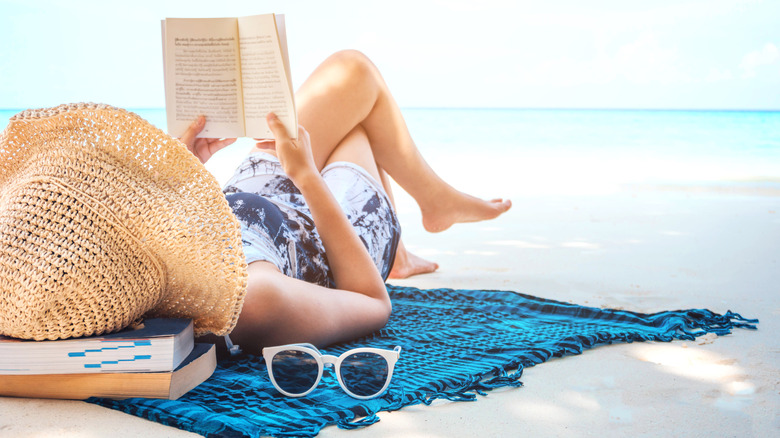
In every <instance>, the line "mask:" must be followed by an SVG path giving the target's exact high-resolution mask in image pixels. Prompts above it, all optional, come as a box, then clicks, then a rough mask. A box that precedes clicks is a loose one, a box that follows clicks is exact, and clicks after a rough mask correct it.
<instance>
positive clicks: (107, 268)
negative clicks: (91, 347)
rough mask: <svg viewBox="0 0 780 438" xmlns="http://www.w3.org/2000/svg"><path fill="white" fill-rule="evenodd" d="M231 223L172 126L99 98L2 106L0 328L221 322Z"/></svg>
mask: <svg viewBox="0 0 780 438" xmlns="http://www.w3.org/2000/svg"><path fill="white" fill-rule="evenodd" d="M246 277H247V274H246V263H245V261H244V255H243V250H242V245H241V232H240V227H239V224H238V222H237V220H236V219H235V217H234V216H233V214H232V212H231V210H230V208H229V206H228V204H227V202H226V200H225V198H224V196H223V194H222V191H221V190H220V188H219V185H218V183H217V181H216V180H215V179H214V178H213V176H212V175H211V174H210V173H209V172H208V171H207V170H206V169H205V168H204V167H203V165H201V163H200V162H199V161H198V159H197V158H196V157H195V156H194V155H192V154H191V153H190V152H189V151H188V150H187V148H186V146H185V145H184V144H182V143H181V142H180V141H178V140H177V139H174V138H172V137H170V136H168V135H167V134H165V133H164V132H162V131H160V130H159V129H157V128H155V127H154V126H152V125H151V124H149V123H148V122H146V121H145V120H143V119H141V118H140V117H138V116H137V115H135V114H133V113H130V112H127V111H124V110H121V109H117V108H113V107H110V106H107V105H99V104H72V105H61V106H58V107H56V108H50V109H40V110H28V111H25V112H22V113H20V114H17V115H16V116H14V117H12V118H11V120H10V122H9V124H8V127H7V128H6V130H5V132H3V133H2V134H1V135H0V334H3V335H7V336H13V337H17V338H25V339H36V340H42V339H63V338H69V337H77V336H88V335H96V334H103V333H108V332H112V331H116V330H120V329H122V328H124V327H126V326H127V325H129V324H130V323H132V322H133V321H134V320H136V319H138V318H140V317H142V316H144V315H146V316H165V317H179V318H192V319H193V320H194V324H195V331H196V334H197V335H200V334H205V333H215V334H220V335H221V334H225V333H229V332H230V331H231V330H232V329H233V327H234V326H235V324H236V321H237V320H238V315H239V312H240V310H241V305H242V304H243V298H244V294H245V292H246Z"/></svg>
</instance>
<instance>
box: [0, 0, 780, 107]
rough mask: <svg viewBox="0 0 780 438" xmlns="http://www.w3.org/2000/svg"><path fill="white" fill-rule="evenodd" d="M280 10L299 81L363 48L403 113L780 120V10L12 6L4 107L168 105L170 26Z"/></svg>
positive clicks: (764, 0) (767, 3) (5, 15)
mask: <svg viewBox="0 0 780 438" xmlns="http://www.w3.org/2000/svg"><path fill="white" fill-rule="evenodd" d="M269 12H275V13H284V14H285V16H286V22H287V33H288V44H289V51H290V64H291V68H292V71H293V84H294V85H296V86H297V85H298V84H300V83H301V82H302V81H303V79H304V78H305V77H306V75H307V74H308V73H309V72H310V71H311V70H312V69H313V68H314V67H315V66H316V65H317V63H319V62H320V61H321V60H322V59H324V58H325V57H326V56H327V55H328V54H330V53H332V52H334V51H336V50H339V49H345V48H352V49H358V50H361V51H363V52H364V53H366V54H367V55H368V56H369V57H370V58H371V59H373V61H374V62H375V63H376V64H377V66H378V67H379V68H380V70H381V71H382V72H383V74H384V76H385V79H386V81H387V82H388V84H389V85H390V87H391V89H392V90H393V92H394V93H395V95H396V98H397V100H398V102H399V104H400V105H401V106H402V107H515V108H679V109H689V108H696V109H699V108H701V109H780V0H670V1H667V0H647V1H627V0H622V1H606V0H589V1H578V0H548V1H538V0H534V1H494V0H413V1H398V0H396V1H381V2H380V1H368V0H362V1H338V0H329V1H294V0H292V1H291V0H288V1H263V0H253V1H227V0H223V1H213V0H211V1H199V0H187V1H179V0H172V1H164V0H151V1H149V0H132V1H107V0H102V1H97V0H95V1H91V0H67V1H65V0H63V1H54V0H0V79H2V82H0V108H15V109H17V108H32V107H44V106H54V105H58V104H60V103H68V102H80V101H91V102H101V103H108V104H111V105H114V106H120V107H125V108H162V107H164V105H165V104H164V91H163V75H162V54H161V39H160V38H161V37H160V20H161V19H163V18H165V17H216V16H241V15H254V14H262V13H269Z"/></svg>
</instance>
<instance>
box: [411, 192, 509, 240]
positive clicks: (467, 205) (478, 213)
mask: <svg viewBox="0 0 780 438" xmlns="http://www.w3.org/2000/svg"><path fill="white" fill-rule="evenodd" d="M510 208H512V201H510V200H508V199H500V198H499V199H491V200H490V201H486V200H484V199H479V198H476V197H474V196H471V195H467V194H465V193H463V192H459V191H454V193H451V194H450V195H449V196H447V197H443V198H439V202H437V205H433V206H426V207H423V206H421V207H420V210H421V211H422V217H423V218H422V220H423V227H424V228H425V230H426V231H429V232H431V233H438V232H441V231H444V230H446V229H447V228H449V227H451V226H452V225H454V224H457V223H462V222H479V221H484V220H488V219H495V218H496V217H498V216H500V215H501V214H503V213H504V212H506V211H507V210H509V209H510Z"/></svg>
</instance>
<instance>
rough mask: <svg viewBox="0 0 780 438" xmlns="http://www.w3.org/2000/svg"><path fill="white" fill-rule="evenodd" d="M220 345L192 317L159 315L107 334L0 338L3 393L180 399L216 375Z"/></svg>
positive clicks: (5, 394) (0, 367)
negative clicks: (200, 333)
mask: <svg viewBox="0 0 780 438" xmlns="http://www.w3.org/2000/svg"><path fill="white" fill-rule="evenodd" d="M216 366H217V358H216V352H215V347H214V345H212V344H200V343H198V344H196V343H195V337H194V335H193V330H192V320H189V319H172V318H155V319H147V320H145V321H143V323H142V324H140V325H138V326H135V327H131V328H128V329H125V330H122V331H120V332H117V333H112V334H109V335H103V336H90V337H83V338H75V339H64V340H57V341H29V340H20V339H13V338H9V337H5V336H0V396H8V397H34V398H61V399H76V400H81V399H85V398H89V397H108V398H131V397H145V398H162V399H171V400H175V399H177V398H179V397H181V396H182V395H184V394H185V393H186V392H188V391H189V390H191V389H193V388H194V387H196V386H198V385H199V384H200V383H202V382H204V381H205V380H206V379H208V378H209V376H211V374H212V373H213V372H214V369H215V368H216Z"/></svg>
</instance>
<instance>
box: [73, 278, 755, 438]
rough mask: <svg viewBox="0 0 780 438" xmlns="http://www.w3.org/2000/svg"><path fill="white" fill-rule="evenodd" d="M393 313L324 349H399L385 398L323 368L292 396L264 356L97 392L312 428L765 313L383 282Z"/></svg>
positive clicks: (749, 324)
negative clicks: (368, 331)
mask: <svg viewBox="0 0 780 438" xmlns="http://www.w3.org/2000/svg"><path fill="white" fill-rule="evenodd" d="M388 290H389V292H390V296H391V298H392V300H393V315H392V317H391V318H390V321H389V323H388V324H387V326H386V327H385V328H383V329H382V330H380V331H378V332H376V333H374V334H372V335H370V336H367V337H364V338H361V339H358V340H356V341H353V342H348V343H344V344H339V345H334V346H331V347H328V348H325V349H322V352H323V354H334V355H339V354H341V353H342V352H344V351H346V350H348V349H350V348H357V347H364V346H370V347H378V348H388V349H391V348H393V347H394V346H396V345H400V346H401V347H402V348H403V351H402V353H401V358H400V359H399V361H398V363H397V364H396V369H395V374H394V376H393V382H392V384H391V386H390V389H389V390H388V391H387V393H385V395H384V396H382V397H379V398H377V399H373V400H367V401H361V400H356V399H353V398H350V397H349V396H347V395H346V394H345V393H344V392H343V391H342V390H341V388H340V387H339V386H338V382H337V381H336V379H335V377H333V376H332V373H330V372H328V371H326V373H325V375H324V376H323V381H322V382H321V383H320V385H319V386H318V387H317V389H315V390H314V391H313V392H312V393H311V394H309V395H308V396H306V397H301V398H289V397H285V396H283V395H281V394H279V393H278V392H276V390H275V389H274V388H273V386H272V385H271V382H270V380H269V378H268V373H267V372H266V367H265V363H264V362H263V360H262V357H260V356H244V357H241V358H238V359H229V360H224V361H221V362H220V363H219V365H218V367H217V370H216V371H215V373H214V375H213V376H212V377H211V378H210V379H209V380H207V381H206V382H205V383H203V384H201V385H200V386H198V387H197V388H195V389H194V390H192V391H190V392H189V393H187V394H185V395H184V396H183V397H181V398H180V399H178V400H175V401H171V400H150V399H138V398H136V399H129V400H122V401H118V400H108V399H90V400H89V401H90V402H92V403H97V404H100V405H102V406H106V407H109V408H113V409H118V410H121V411H124V412H127V413H129V414H133V415H137V416H140V417H144V418H147V419H150V420H153V421H157V422H160V423H162V424H167V425H170V426H174V427H178V428H180V429H184V430H188V431H191V432H195V433H198V434H201V435H204V436H207V437H257V436H267V435H271V436H314V435H316V434H317V433H318V432H319V431H320V429H322V428H323V427H325V426H327V425H331V424H336V425H338V426H339V427H341V428H347V429H350V428H356V427H363V426H367V425H370V424H373V423H375V422H376V421H379V417H378V416H377V413H378V412H381V411H392V410H397V409H401V408H403V407H405V406H409V405H414V404H418V403H425V404H430V403H431V402H432V401H433V400H435V399H438V398H446V399H448V400H456V401H464V400H474V399H475V398H476V395H477V394H484V392H485V391H487V390H490V389H493V388H497V387H504V386H521V383H520V381H519V378H520V375H521V374H522V371H523V368H524V367H530V366H534V365H536V364H540V363H542V362H544V361H546V360H547V359H549V358H551V357H560V356H566V355H572V354H579V353H581V352H582V351H583V350H584V349H587V348H591V347H594V346H597V345H599V344H610V343H612V342H633V341H665V342H668V341H671V340H673V339H694V338H695V337H696V336H699V335H702V334H705V333H715V334H717V335H725V334H729V333H730V332H731V329H732V328H735V327H740V328H750V329H755V325H753V324H755V323H757V322H758V320H748V319H745V318H742V317H741V316H740V315H738V314H735V313H731V312H727V313H726V314H724V315H719V314H716V313H713V312H711V311H709V310H704V309H692V310H680V311H669V312H661V313H654V314H642V313H635V312H628V311H623V310H608V309H598V308H592V307H582V306H577V305H574V304H569V303H563V302H558V301H552V300H547V299H542V298H536V297H532V296H529V295H523V294H519V293H516V292H508V291H483V290H451V289H432V290H419V289H415V288H408V287H397V286H388Z"/></svg>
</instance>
